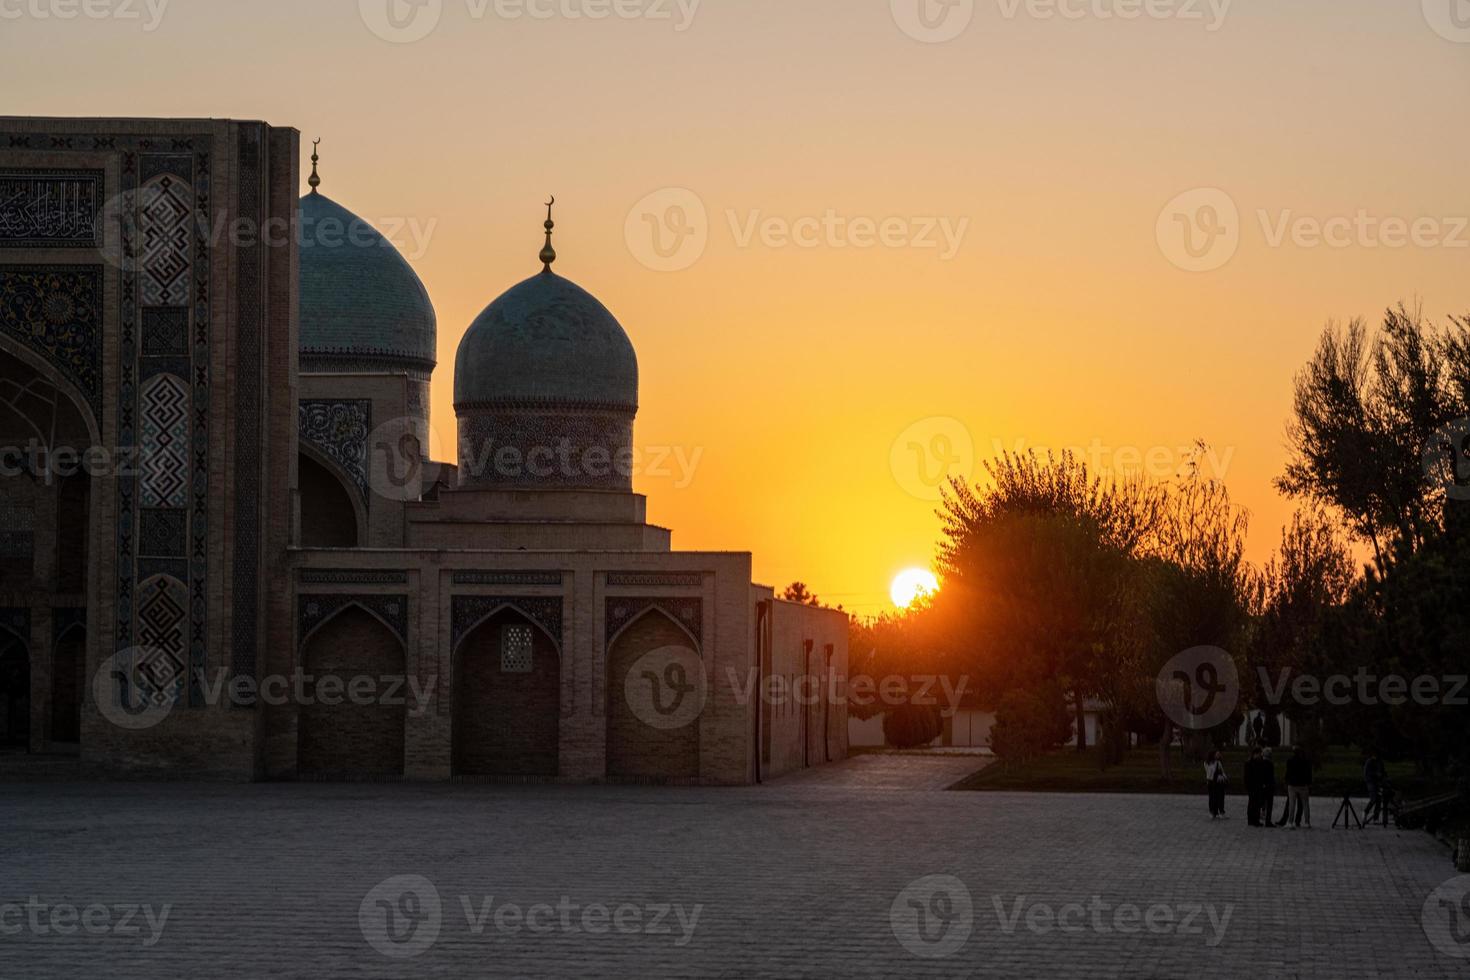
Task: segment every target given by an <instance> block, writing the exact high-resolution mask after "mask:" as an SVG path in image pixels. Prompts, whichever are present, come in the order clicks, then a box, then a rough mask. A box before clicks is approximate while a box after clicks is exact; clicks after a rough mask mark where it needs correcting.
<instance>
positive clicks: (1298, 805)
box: [1281, 745, 1312, 830]
mask: <svg viewBox="0 0 1470 980" xmlns="http://www.w3.org/2000/svg"><path fill="white" fill-rule="evenodd" d="M1288 817H1290V818H1291V821H1292V824H1291V825H1292V826H1293V827H1300V826H1301V825H1302V818H1303V817H1306V820H1307V829H1308V830H1311V829H1312V760H1311V759H1309V758H1307V753H1306V751H1305V750H1304V749H1303V748H1302V747H1301V746H1300V745H1297V746H1294V747H1293V748H1292V751H1291V758H1290V759H1288V760H1287V761H1286V812H1285V813H1283V814H1282V815H1281V825H1282V826H1283V827H1284V826H1286V821H1287V818H1288Z"/></svg>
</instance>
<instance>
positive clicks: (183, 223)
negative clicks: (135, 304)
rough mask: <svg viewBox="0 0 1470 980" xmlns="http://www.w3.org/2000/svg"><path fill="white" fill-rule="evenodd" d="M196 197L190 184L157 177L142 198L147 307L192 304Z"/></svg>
mask: <svg viewBox="0 0 1470 980" xmlns="http://www.w3.org/2000/svg"><path fill="white" fill-rule="evenodd" d="M193 196H194V195H193V191H192V190H191V188H190V187H189V185H188V182H187V181H185V180H183V179H181V178H179V177H176V176H174V175H173V174H162V175H160V176H158V177H155V178H154V179H153V180H151V181H149V182H148V183H147V185H145V186H144V187H143V190H142V191H141V192H140V193H139V195H138V235H139V238H140V240H141V243H142V253H141V255H142V274H141V276H140V286H141V298H142V302H143V305H144V306H181V305H183V304H184V303H187V302H188V301H189V292H190V289H191V286H192V284H191V282H190V278H189V270H190V266H191V262H192V257H191V245H192V241H193V225H194V202H193Z"/></svg>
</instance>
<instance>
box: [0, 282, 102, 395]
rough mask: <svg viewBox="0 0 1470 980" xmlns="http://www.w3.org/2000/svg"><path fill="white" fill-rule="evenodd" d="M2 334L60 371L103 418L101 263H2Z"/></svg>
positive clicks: (0, 314) (0, 290) (0, 329)
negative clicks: (56, 264) (49, 264)
mask: <svg viewBox="0 0 1470 980" xmlns="http://www.w3.org/2000/svg"><path fill="white" fill-rule="evenodd" d="M0 333H4V334H5V335H6V336H8V337H10V338H12V339H14V340H17V341H19V342H20V343H21V344H23V345H24V346H25V347H26V348H27V349H29V350H31V351H34V352H35V353H36V354H39V355H40V356H41V357H42V358H43V359H44V360H45V361H46V363H48V364H50V365H51V366H53V367H55V368H56V369H57V370H58V371H60V372H61V374H62V376H63V377H65V378H66V379H67V380H68V381H70V382H72V383H73V384H75V385H76V386H77V388H78V390H80V391H81V393H82V395H83V397H85V398H86V399H87V402H88V404H89V405H90V406H91V408H92V412H93V414H94V415H96V416H98V417H100V414H101V413H100V411H99V409H100V406H101V395H102V267H101V266H93V265H78V266H30V265H7V266H0Z"/></svg>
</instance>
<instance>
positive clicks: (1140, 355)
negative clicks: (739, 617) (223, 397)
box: [0, 0, 1470, 613]
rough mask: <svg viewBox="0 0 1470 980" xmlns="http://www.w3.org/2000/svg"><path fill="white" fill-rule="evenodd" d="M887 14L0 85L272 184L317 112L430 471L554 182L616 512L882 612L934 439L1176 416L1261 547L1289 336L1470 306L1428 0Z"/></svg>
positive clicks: (342, 48) (271, 49) (281, 23)
mask: <svg viewBox="0 0 1470 980" xmlns="http://www.w3.org/2000/svg"><path fill="white" fill-rule="evenodd" d="M385 2H386V0H385ZM907 2H908V0H893V3H892V4H890V3H889V2H873V3H871V4H863V5H854V4H852V3H851V0H811V2H809V3H806V4H801V5H791V4H787V3H781V2H778V0H748V2H743V3H741V4H739V5H735V4H715V3H704V4H692V3H691V4H675V3H669V4H664V5H662V6H663V7H665V8H666V9H668V10H669V11H670V14H671V16H670V18H669V19H666V20H665V19H661V18H655V17H653V16H651V14H650V15H648V16H643V17H637V18H633V17H623V16H610V17H608V18H605V19H592V18H591V17H589V16H579V17H572V16H569V15H567V14H566V13H565V11H562V12H560V13H555V14H554V15H553V16H551V17H548V18H541V17H538V16H532V15H530V14H529V13H528V14H525V15H522V16H509V15H497V14H495V13H494V12H493V11H494V10H495V9H496V8H495V7H494V6H493V5H492V6H491V7H490V8H488V9H489V10H490V11H491V12H490V13H484V12H483V11H484V10H485V9H486V8H484V7H482V6H477V5H468V6H467V5H465V4H460V3H456V2H447V3H443V4H442V5H440V6H441V8H442V12H441V14H440V19H439V20H438V22H437V23H436V24H435V25H434V26H433V27H432V28H431V29H430V30H429V32H428V33H427V34H426V35H425V36H424V37H422V38H421V39H419V40H416V41H413V42H411V43H396V42H395V41H390V40H385V39H383V37H382V36H381V30H382V25H381V24H377V25H376V27H375V26H374V24H370V23H369V22H368V19H365V18H364V17H363V16H360V14H359V10H360V9H366V7H371V6H372V4H371V3H368V4H366V7H360V5H359V4H357V3H342V4H335V5H334V4H309V5H303V4H297V3H286V2H285V0H257V2H255V3H252V4H249V5H216V6H213V7H205V6H201V5H190V6H189V7H185V6H184V5H177V6H172V5H168V6H166V9H165V10H164V11H163V14H162V16H161V17H160V18H159V19H158V21H157V23H156V25H155V26H154V28H153V29H152V30H145V28H146V27H147V26H148V22H147V21H146V20H144V21H141V22H138V23H131V22H121V21H116V20H114V21H101V20H89V19H87V18H85V17H83V18H79V19H76V20H68V21H62V20H58V19H55V18H38V17H35V16H23V17H21V18H20V19H15V20H11V19H7V20H4V21H0V31H3V33H0V52H3V53H4V55H5V57H4V58H0V80H3V83H4V85H5V90H6V91H7V92H8V93H10V95H11V98H10V101H9V103H8V108H7V110H6V111H8V112H11V113H16V114H25V115H61V116H67V115H75V116H102V115H114V116H138V115H153V116H181V117H209V116H213V117H234V118H264V119H268V120H269V121H271V122H272V123H275V124H278V125H291V126H295V127H296V128H298V129H299V130H300V131H301V133H302V136H303V152H302V159H303V169H302V180H303V186H302V192H303V193H305V192H306V190H307V188H306V186H305V179H306V175H307V173H309V165H308V164H307V163H306V158H307V157H308V156H309V154H310V152H311V148H310V140H311V139H312V138H315V137H322V139H323V143H322V147H321V155H322V164H321V173H322V178H323V184H322V188H321V190H322V193H324V194H327V195H328V196H330V197H332V198H333V199H334V200H336V201H337V202H339V203H340V204H342V205H343V206H344V207H347V208H349V209H351V210H352V211H354V212H356V213H358V214H360V215H362V216H363V217H365V218H367V219H368V220H370V221H372V222H374V223H375V224H376V225H378V226H379V227H380V228H384V229H385V230H386V229H388V228H389V227H390V226H392V225H395V224H396V225H397V226H398V229H399V230H398V233H397V235H396V236H390V237H392V238H393V240H394V241H395V243H397V244H398V245H399V246H400V249H401V250H402V251H403V252H404V253H405V255H406V256H407V258H408V259H409V261H410V263H411V264H412V265H413V267H414V269H415V270H416V271H417V272H418V274H419V276H420V277H421V278H422V279H423V281H424V283H425V286H426V288H427V289H428V292H429V295H430V297H431V298H432V300H433V302H434V305H435V308H436V310H437V312H438V317H439V368H438V370H437V372H436V374H435V381H434V386H433V392H432V398H433V413H434V418H435V420H436V423H437V427H438V431H439V436H440V441H441V444H442V445H443V446H445V447H447V452H448V453H449V454H451V455H452V453H453V447H454V441H455V440H454V433H453V425H452V421H453V418H454V415H453V408H452V375H453V363H454V354H455V350H456V349H457V347H458V344H459V341H460V338H461V336H462V335H463V333H464V331H465V330H466V329H467V328H468V326H469V324H470V323H471V321H472V320H473V319H474V317H475V316H476V315H477V314H478V313H479V312H480V310H482V309H483V308H484V307H485V305H486V304H488V303H489V302H490V301H491V300H492V299H494V298H495V297H496V296H498V295H499V294H500V293H501V292H503V291H504V290H505V289H506V288H508V287H509V286H511V285H513V284H514V283H516V282H518V281H520V280H521V279H524V278H526V277H527V276H530V275H532V274H534V273H536V272H537V271H539V269H540V264H539V262H538V261H537V258H536V256H537V252H538V251H539V249H540V248H541V245H542V234H541V221H542V220H544V207H543V202H544V201H545V200H546V198H547V196H548V195H549V194H552V193H554V194H556V196H557V202H558V203H557V213H556V220H557V230H556V249H557V252H558V254H559V260H558V262H557V266H556V270H557V272H558V273H560V274H562V275H565V276H566V277H568V278H570V279H573V280H575V281H576V282H578V283H579V284H580V285H582V286H583V287H584V288H586V289H588V290H589V291H591V292H592V293H593V294H595V295H596V296H598V297H599V298H600V299H601V300H602V301H603V302H604V303H605V304H606V305H607V306H608V308H609V309H610V310H612V312H613V313H614V314H615V315H616V316H617V317H618V318H619V320H620V321H621V322H622V324H623V325H624V327H625V328H626V329H627V331H628V333H629V335H630V337H631V338H632V340H633V343H634V345H635V347H636V349H637V351H638V355H639V360H640V367H641V374H642V392H641V403H642V408H641V411H640V414H639V418H638V428H637V436H636V439H637V444H638V445H639V446H640V447H645V448H646V449H648V450H650V451H663V450H667V456H666V462H667V466H666V468H665V470H664V471H662V472H659V473H644V474H642V475H641V476H640V477H639V478H638V480H637V483H636V486H637V489H638V490H639V491H640V492H642V493H646V494H648V496H649V517H650V520H651V521H652V522H654V523H657V524H660V525H663V526H667V527H670V528H672V529H673V531H674V543H675V547H677V548H681V549H715V550H726V549H734V550H742V551H744V550H749V551H752V552H753V553H754V555H755V568H754V574H755V577H756V578H757V580H759V581H762V582H765V583H767V584H770V585H773V586H775V587H776V588H778V589H779V588H781V587H784V586H785V585H786V584H788V583H790V582H792V581H794V580H798V579H799V580H801V581H804V582H806V583H807V584H808V585H809V586H810V587H811V589H812V591H813V592H814V593H816V594H817V595H818V596H819V597H821V599H822V600H823V601H825V602H830V603H832V604H837V603H841V604H843V605H844V606H845V607H846V608H848V609H850V610H853V611H855V612H859V613H871V612H876V611H879V610H881V609H887V608H891V606H890V597H889V596H888V594H887V591H888V585H889V584H890V581H889V580H890V578H891V576H892V574H893V572H894V570H895V569H901V568H906V567H910V566H913V567H921V568H926V567H929V566H930V564H931V562H932V559H933V556H934V545H935V543H936V540H937V536H938V528H939V522H938V520H937V518H936V517H935V514H934V511H935V508H936V506H937V503H936V499H935V498H936V496H937V494H936V491H935V487H934V485H933V483H932V480H933V478H934V476H935V474H936V473H938V472H940V469H941V466H940V464H941V463H942V462H944V461H946V460H947V461H949V462H950V463H951V464H952V465H953V467H955V468H956V470H955V471H956V472H962V473H964V472H968V473H969V474H970V475H971V476H972V477H974V478H977V479H978V478H979V476H980V469H979V467H980V464H981V463H982V462H983V461H984V460H985V459H986V458H989V457H991V456H993V455H996V454H997V453H998V452H999V451H1003V450H1014V449H1017V448H1021V449H1025V448H1028V447H1034V448H1037V449H1039V450H1044V449H1046V448H1054V449H1062V448H1066V447H1078V448H1080V449H1081V450H1082V451H1083V452H1084V455H1087V454H1091V455H1092V456H1094V457H1095V458H1096V460H1098V461H1099V462H1100V464H1101V465H1102V466H1103V467H1104V468H1109V467H1112V468H1118V469H1121V470H1124V471H1134V472H1145V473H1149V474H1153V475H1156V476H1163V475H1167V474H1169V473H1170V472H1173V471H1174V470H1177V468H1178V467H1179V466H1180V465H1182V463H1183V461H1184V459H1183V457H1184V454H1185V453H1186V452H1187V451H1188V447H1192V446H1193V444H1194V442H1195V440H1197V439H1203V440H1204V441H1205V442H1206V443H1208V444H1209V446H1210V447H1211V450H1212V451H1213V453H1214V455H1213V456H1212V457H1210V459H1209V461H1208V465H1209V466H1210V467H1212V468H1213V469H1214V470H1216V471H1217V472H1215V473H1214V474H1213V475H1217V476H1219V477H1220V478H1222V479H1224V480H1225V482H1226V483H1227V484H1228V485H1229V486H1230V488H1231V490H1232V492H1233V494H1234V495H1235V497H1236V499H1237V501H1238V502H1239V503H1241V504H1243V505H1244V506H1246V507H1247V508H1249V509H1250V511H1251V512H1252V516H1253V521H1252V532H1251V538H1250V550H1249V555H1250V557H1251V559H1252V560H1253V561H1256V562H1261V561H1264V560H1265V558H1266V557H1268V556H1269V554H1270V552H1271V550H1272V548H1273V547H1274V546H1275V544H1276V542H1277V539H1278V536H1279V530H1280V528H1281V526H1282V524H1283V523H1285V521H1286V520H1287V518H1288V517H1289V515H1290V513H1291V511H1292V509H1293V506H1294V505H1293V503H1292V502H1290V501H1286V500H1283V499H1282V498H1281V497H1280V496H1279V495H1278V494H1277V493H1276V491H1275V490H1274V489H1273V487H1272V485H1271V481H1272V479H1273V478H1274V477H1276V476H1277V475H1279V474H1280V472H1281V470H1282V466H1283V463H1284V460H1285V451H1284V448H1283V441H1284V439H1283V429H1284V426H1285V424H1286V421H1287V417H1288V414H1289V411H1290V400H1291V380H1292V375H1293V374H1294V373H1295V372H1296V371H1297V370H1299V369H1300V367H1301V366H1302V365H1303V364H1304V363H1305V361H1306V359H1307V357H1308V356H1309V354H1310V352H1311V350H1312V349H1313V347H1314V346H1315V344H1316V340H1317V337H1318V335H1319V333H1320V331H1321V329H1322V327H1323V326H1324V324H1325V323H1327V322H1328V321H1329V320H1337V321H1346V320H1349V319H1351V318H1354V317H1364V318H1367V319H1368V320H1369V321H1370V322H1376V321H1377V320H1378V319H1379V315H1380V313H1381V311H1382V310H1383V309H1384V308H1385V307H1387V306H1390V305H1392V304H1395V303H1397V302H1399V301H1406V302H1409V303H1411V304H1412V303H1416V302H1417V303H1421V304H1422V305H1423V308H1424V311H1425V313H1426V315H1428V316H1430V317H1433V318H1435V319H1442V318H1443V317H1444V316H1446V315H1448V314H1450V313H1457V312H1464V311H1465V309H1466V308H1467V305H1470V304H1467V297H1466V295H1465V290H1464V286H1463V271H1464V263H1465V259H1466V256H1467V255H1470V232H1467V231H1465V230H1464V228H1463V227H1459V225H1460V222H1461V219H1462V217H1463V216H1464V215H1465V214H1466V213H1467V205H1466V204H1465V201H1464V195H1463V174H1462V173H1461V172H1460V171H1461V170H1462V169H1463V168H1462V167H1461V166H1460V164H1459V161H1461V160H1463V159H1465V157H1466V156H1467V151H1470V133H1467V132H1466V131H1465V127H1464V126H1463V125H1462V121H1463V119H1464V118H1465V109H1466V105H1465V103H1466V102H1467V101H1470V85H1467V82H1470V60H1467V58H1466V54H1467V53H1470V46H1467V45H1466V44H1464V43H1459V42H1460V41H1470V38H1462V37H1460V36H1458V35H1457V34H1456V32H1455V28H1454V26H1453V23H1452V22H1441V21H1439V20H1437V19H1436V18H1435V17H1431V16H1426V11H1427V10H1428V9H1429V8H1430V7H1432V6H1433V3H1432V2H1431V3H1429V4H1425V5H1421V4H1417V3H1413V4H1407V5H1397V7H1391V6H1390V5H1384V4H1380V3H1375V2H1372V0H1350V2H1336V3H1327V2H1325V0H1306V2H1303V3H1298V4H1293V5H1290V6H1289V7H1287V6H1285V5H1270V6H1266V5H1255V6H1247V5H1245V4H1238V3H1237V4H1231V3H1225V2H1223V0H1221V2H1220V3H1215V4H1200V5H1193V6H1197V7H1198V8H1199V9H1200V10H1201V11H1202V12H1203V15H1204V16H1203V19H1201V20H1198V21H1196V20H1192V19H1185V18H1183V17H1182V16H1172V17H1138V18H1136V19H1126V18H1124V17H1121V16H1111V17H1102V16H1098V15H1097V14H1096V13H1095V11H1096V10H1110V9H1111V8H1110V7H1109V5H1108V4H1107V3H1106V2H1104V3H1102V4H1091V5H1066V4H1063V5H1061V7H1062V8H1065V10H1068V11H1070V10H1080V11H1083V13H1082V15H1081V16H1072V15H1071V14H1070V13H1065V12H1064V13H1062V14H1059V15H1056V16H1051V17H1047V16H1042V15H1040V14H1038V13H1037V12H1036V9H1033V8H1037V6H1038V5H1034V4H1027V3H1024V2H1018V3H1017V4H1012V3H1009V2H1005V3H997V4H993V5H985V4H975V5H973V6H974V12H973V18H972V19H970V20H968V21H966V23H964V24H963V25H959V24H958V23H957V22H956V23H954V24H950V25H949V27H950V29H953V28H954V27H957V26H958V27H959V30H958V33H957V34H956V35H955V36H954V37H953V38H951V39H948V40H944V41H943V42H942V43H929V42H933V41H937V40H938V38H936V37H932V36H929V37H920V36H916V35H922V34H923V33H924V32H925V31H927V30H934V29H936V28H932V27H931V28H925V27H923V26H922V24H923V23H924V22H914V21H911V20H907V19H906V14H905V13H904V11H905V10H907V9H908V8H907V7H905V3H907ZM1436 2H1437V0H1436ZM635 6H636V4H635ZM1165 6H1167V7H1170V9H1174V8H1177V7H1179V6H1181V5H1179V4H1175V5H1172V6H1170V5H1165ZM965 7H966V5H965V4H960V5H959V7H958V8H957V9H964V8H965ZM1118 7H1119V9H1121V8H1122V5H1121V4H1119V5H1118ZM691 8H692V11H691ZM1421 8H1422V9H1421ZM578 9H580V7H579V8H578ZM629 9H632V8H629ZM638 9H640V10H644V11H645V13H647V11H648V10H651V9H652V8H645V7H638ZM1222 9H1223V16H1221V17H1219V18H1218V19H1217V18H1216V17H1215V12H1217V11H1220V10H1222ZM477 10H480V11H481V14H480V16H478V17H477V16H476V13H475V12H476V11H477ZM686 13H692V16H690V17H688V18H687V19H685V16H684V15H685V14H686ZM1176 13H1177V11H1176ZM145 16H146V8H145ZM916 24H918V26H916ZM1447 24H1448V26H1447ZM375 29H377V30H379V33H378V34H375V33H374V30H375ZM226 38H227V39H229V43H228V44H222V43H220V42H221V39H226ZM400 40H401V39H400ZM57 50H66V51H68V53H69V55H70V58H71V59H72V60H74V61H75V62H77V63H79V64H84V65H87V66H89V67H88V69H87V70H86V71H83V72H76V71H72V72H58V71H57V70H56V68H55V61H54V54H53V53H52V52H54V51H57ZM159 59H166V60H168V61H169V62H170V64H171V70H170V71H169V72H159V71H154V70H151V66H154V65H156V63H157V62H158V60H159ZM185 72H187V73H188V77H190V79H191V82H190V84H189V85H188V86H187V87H181V86H178V85H176V84H172V83H171V82H170V79H171V78H177V77H182V73H185ZM241 78H248V79H249V80H250V84H249V85H244V86H242V85H240V84H238V82H239V80H240V79H241ZM38 79H39V80H40V84H38V83H37V80H38ZM102 80H105V84H99V82H100V81H102ZM1426 133H1435V134H1437V139H1436V141H1435V143H1434V146H1433V152H1424V151H1423V150H1422V149H1420V148H1421V147H1423V145H1424V139H1423V137H1424V134H1426ZM1181 216H1182V218H1183V219H1184V220H1183V221H1182V222H1181V221H1180V220H1179V219H1180V218H1181ZM1426 223H1427V224H1426ZM1400 225H1402V226H1403V227H1402V228H1400V227H1399V226H1400ZM415 229H417V232H416V231H415ZM1462 242H1463V244H1461V243H1462ZM696 253H697V254H696ZM915 446H917V447H918V448H917V449H914V448H913V447H915ZM681 454H682V455H681Z"/></svg>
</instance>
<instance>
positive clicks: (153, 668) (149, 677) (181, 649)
mask: <svg viewBox="0 0 1470 980" xmlns="http://www.w3.org/2000/svg"><path fill="white" fill-rule="evenodd" d="M188 622H189V589H188V587H187V586H186V585H184V583H183V582H180V581H179V580H178V579H176V578H173V577H172V576H168V575H159V576H157V577H155V578H152V579H149V580H148V581H147V582H144V583H143V584H142V586H140V588H139V590H138V644H137V646H138V653H137V658H138V659H137V660H136V661H135V662H134V664H133V668H134V669H133V671H132V672H131V676H132V677H134V678H135V679H136V681H137V683H138V684H139V686H140V690H139V691H138V692H136V694H137V695H138V699H137V700H134V701H133V703H134V704H143V703H148V704H154V705H161V704H177V703H179V702H180V701H181V700H182V699H183V696H184V678H185V673H186V667H185V665H186V664H187V663H188V657H189V650H188V646H189V644H188Z"/></svg>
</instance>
